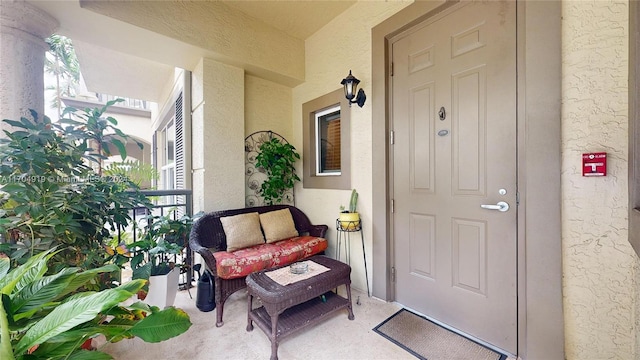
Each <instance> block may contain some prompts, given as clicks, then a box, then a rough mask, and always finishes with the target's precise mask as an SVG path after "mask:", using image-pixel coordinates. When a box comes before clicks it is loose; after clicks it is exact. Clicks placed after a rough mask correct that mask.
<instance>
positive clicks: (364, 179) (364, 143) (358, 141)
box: [293, 1, 411, 291]
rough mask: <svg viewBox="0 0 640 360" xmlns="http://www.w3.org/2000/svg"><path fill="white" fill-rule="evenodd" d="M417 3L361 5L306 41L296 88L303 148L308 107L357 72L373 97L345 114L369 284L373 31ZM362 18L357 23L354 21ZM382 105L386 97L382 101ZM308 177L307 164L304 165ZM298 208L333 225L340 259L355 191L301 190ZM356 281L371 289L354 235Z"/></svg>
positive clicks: (331, 236)
mask: <svg viewBox="0 0 640 360" xmlns="http://www.w3.org/2000/svg"><path fill="white" fill-rule="evenodd" d="M410 3H411V2H366V1H364V2H358V3H356V4H355V5H353V6H352V7H350V8H349V9H347V11H345V12H344V13H342V14H340V16H338V17H336V18H335V19H334V20H333V21H331V22H330V23H329V24H327V25H326V26H325V27H323V28H322V29H321V30H319V31H318V32H316V33H315V34H314V35H312V36H311V37H309V38H308V39H307V41H306V53H305V69H306V76H305V77H306V81H305V83H304V84H302V85H299V86H297V87H296V88H294V90H293V130H294V134H295V141H294V142H293V145H294V146H295V147H296V148H298V149H302V144H303V132H302V104H304V103H306V102H308V101H310V100H313V99H315V98H317V97H320V96H322V95H325V94H327V93H329V92H332V91H334V90H336V89H340V88H341V87H342V85H340V81H342V79H343V78H344V77H346V76H347V75H348V74H349V70H352V72H353V76H355V77H356V78H358V79H360V81H361V82H360V87H361V88H363V89H364V91H365V93H367V96H368V99H367V103H366V104H365V105H364V107H363V108H359V107H358V106H357V105H354V106H352V107H351V108H347V109H342V111H350V112H351V187H352V188H355V189H356V190H357V191H358V193H359V195H360V196H359V198H358V212H359V213H360V217H361V218H362V221H363V231H364V240H365V249H366V250H365V251H366V252H367V260H368V262H369V263H368V264H367V267H368V270H369V282H371V271H372V264H371V259H372V246H371V245H372V241H371V240H372V226H371V212H372V210H371V208H372V181H371V176H372V156H371V154H372V149H373V147H374V146H380V144H372V143H371V101H376V99H372V98H371V97H370V96H371V29H372V28H373V27H374V26H375V25H377V24H378V23H379V22H381V21H383V20H384V19H386V18H388V17H389V16H391V15H393V14H395V13H396V12H398V11H400V10H401V9H402V8H404V7H405V6H407V5H409V4H410ZM353 19H357V21H353ZM377 100H378V101H381V99H377ZM298 166H299V170H298V175H299V176H300V178H302V172H301V169H302V163H299V164H298ZM295 191H296V204H297V206H299V207H300V208H301V209H303V211H304V212H305V213H306V214H307V215H308V216H309V218H310V219H311V222H312V223H316V224H327V225H328V226H329V231H328V233H327V239H328V240H329V249H328V250H327V254H328V255H330V256H334V255H335V245H336V231H335V221H336V218H337V217H338V213H339V212H340V210H339V207H340V205H345V206H347V205H348V204H349V197H350V195H351V191H350V190H323V189H303V187H302V184H300V183H299V184H298V185H297V186H296V188H295ZM350 244H351V266H352V268H353V272H352V276H351V280H352V281H353V284H352V285H353V286H354V288H357V289H360V290H363V291H366V289H367V287H366V283H365V274H364V265H363V262H362V245H361V243H360V236H359V234H358V233H353V234H351V242H350Z"/></svg>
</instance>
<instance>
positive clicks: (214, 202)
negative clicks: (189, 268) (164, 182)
mask: <svg viewBox="0 0 640 360" xmlns="http://www.w3.org/2000/svg"><path fill="white" fill-rule="evenodd" d="M191 87H192V110H191V111H192V135H191V136H192V143H193V148H192V154H191V156H192V159H193V193H194V211H195V212H198V211H201V210H203V211H206V212H209V211H213V210H223V209H234V208H240V207H243V206H244V71H243V70H242V69H240V68H237V67H233V66H230V65H226V64H223V63H220V62H217V61H214V60H211V59H202V60H201V61H200V63H199V64H198V66H196V68H195V69H194V70H193V76H192V86H191Z"/></svg>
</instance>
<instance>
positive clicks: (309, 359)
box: [102, 287, 415, 360]
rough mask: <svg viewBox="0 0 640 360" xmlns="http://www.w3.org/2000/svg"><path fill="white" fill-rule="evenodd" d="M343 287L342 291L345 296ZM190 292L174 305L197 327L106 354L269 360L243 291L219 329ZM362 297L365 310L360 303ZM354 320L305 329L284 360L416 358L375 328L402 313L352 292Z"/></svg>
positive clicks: (131, 358) (281, 352)
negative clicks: (249, 328)
mask: <svg viewBox="0 0 640 360" xmlns="http://www.w3.org/2000/svg"><path fill="white" fill-rule="evenodd" d="M343 289H344V287H341V289H340V290H341V291H342V290H343ZM191 295H192V296H193V299H190V298H189V294H188V293H187V291H180V292H178V296H177V298H176V302H175V306H176V307H179V308H181V309H183V310H185V311H186V312H187V313H188V314H189V316H190V318H191V322H192V323H193V325H192V326H191V328H190V329H189V330H188V331H187V332H186V333H184V334H182V335H181V336H178V337H176V338H173V339H170V340H168V341H165V342H161V343H156V344H147V343H145V342H143V341H141V340H140V339H133V340H124V341H121V342H119V343H116V344H108V345H106V346H105V347H104V348H103V349H102V350H103V351H106V352H108V353H109V354H111V355H112V356H113V357H114V358H115V359H122V360H147V359H149V360H165V359H167V360H168V359H181V360H182V359H188V360H205V359H206V360H222V359H233V360H248V359H265V360H266V359H269V357H270V355H271V343H270V342H269V340H268V338H267V336H266V335H265V334H264V332H263V331H262V330H260V328H258V327H257V326H255V327H254V330H253V331H252V332H247V331H246V326H247V295H246V292H245V291H244V290H242V291H239V292H237V293H235V294H234V295H232V296H231V297H230V298H229V300H227V302H226V304H225V308H224V326H222V327H220V328H217V327H216V326H215V310H214V311H211V312H206V313H205V312H201V311H199V310H198V309H197V308H196V305H195V296H196V293H195V288H194V289H191ZM358 297H360V303H361V305H357V304H356V303H355V302H356V299H357V298H358ZM353 300H354V304H353V312H354V315H355V320H353V321H350V320H349V319H347V311H346V310H344V311H339V312H337V313H335V314H333V315H332V316H331V317H330V318H329V319H327V320H326V321H324V322H322V323H320V324H318V325H315V326H312V327H310V328H307V329H304V330H302V331H301V332H299V333H296V334H293V335H291V336H290V337H287V338H285V339H283V340H282V341H281V342H280V346H279V349H278V356H279V358H280V359H281V360H316V359H318V360H321V359H331V360H340V359H345V360H347V359H349V360H351V359H367V360H369V359H384V360H391V359H415V357H414V356H413V355H411V354H409V353H408V352H406V351H405V350H403V349H401V348H400V347H398V346H397V345H395V344H393V343H391V342H390V341H389V340H387V339H385V338H383V337H382V336H380V335H378V334H377V333H375V332H374V331H373V330H371V329H373V328H374V327H375V326H376V325H378V324H379V323H380V322H382V321H383V320H385V319H386V318H388V317H389V316H391V315H393V314H394V313H395V312H396V311H398V310H399V309H400V307H399V306H398V305H397V304H394V303H386V302H384V301H380V300H377V299H374V298H368V297H367V295H366V294H363V293H360V292H358V291H353Z"/></svg>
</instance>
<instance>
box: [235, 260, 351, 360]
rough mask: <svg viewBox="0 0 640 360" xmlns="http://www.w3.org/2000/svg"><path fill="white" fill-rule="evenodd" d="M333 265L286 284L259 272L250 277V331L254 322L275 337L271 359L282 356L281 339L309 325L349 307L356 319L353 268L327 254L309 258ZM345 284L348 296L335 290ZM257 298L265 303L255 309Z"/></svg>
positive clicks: (271, 336)
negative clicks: (279, 352)
mask: <svg viewBox="0 0 640 360" xmlns="http://www.w3.org/2000/svg"><path fill="white" fill-rule="evenodd" d="M305 260H311V261H314V262H316V263H318V264H320V265H323V266H326V267H327V268H329V271H326V272H323V273H320V274H318V275H316V276H313V277H311V278H309V279H306V280H301V281H298V282H295V283H292V284H289V285H285V286H282V285H280V284H278V283H277V282H275V281H273V280H272V279H271V278H270V277H268V276H267V275H266V272H269V271H273V270H266V271H259V272H255V273H252V274H250V275H249V276H247V291H248V293H249V301H248V303H249V306H248V318H247V320H248V323H247V331H252V330H253V322H254V321H255V323H256V324H257V325H258V327H259V328H260V329H262V331H264V332H265V334H267V336H268V337H269V339H270V340H271V360H277V359H278V343H279V341H280V340H281V339H282V338H284V337H286V336H288V335H290V334H293V333H294V332H296V331H298V330H301V329H303V328H305V327H307V326H309V325H313V324H316V323H318V322H320V321H322V320H323V319H325V318H326V317H327V316H328V315H330V314H332V313H334V312H336V311H338V310H341V309H344V308H346V309H347V311H348V318H349V320H353V319H354V316H353V308H352V305H351V277H350V275H351V267H350V266H349V265H347V264H345V263H342V262H340V261H337V260H334V259H331V258H328V257H326V256H323V255H317V256H313V257H311V258H308V259H305ZM340 285H345V287H346V290H347V298H346V299H345V298H343V297H342V296H340V295H337V294H335V293H333V292H332V291H331V290H332V289H335V288H337V287H338V286H340ZM253 297H258V298H259V299H260V300H261V302H262V306H260V307H258V308H256V309H254V308H253Z"/></svg>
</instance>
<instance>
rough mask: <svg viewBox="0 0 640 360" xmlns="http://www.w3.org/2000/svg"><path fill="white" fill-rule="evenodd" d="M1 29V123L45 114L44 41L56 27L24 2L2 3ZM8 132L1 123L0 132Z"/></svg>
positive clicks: (49, 18) (0, 6)
mask: <svg viewBox="0 0 640 360" xmlns="http://www.w3.org/2000/svg"><path fill="white" fill-rule="evenodd" d="M0 25H1V26H0V79H1V81H0V120H2V119H12V120H15V119H20V117H21V116H25V115H28V114H29V109H34V110H36V111H37V112H38V114H44V60H45V52H46V51H47V50H48V49H49V47H48V45H47V44H46V43H45V42H44V39H46V38H47V37H48V36H49V35H51V34H52V33H53V32H54V31H55V30H56V28H57V27H58V26H59V23H58V21H57V20H56V19H55V18H53V17H52V16H51V15H49V14H48V13H46V12H44V11H42V10H41V9H39V8H37V7H35V6H34V5H31V4H29V3H27V2H25V1H24V0H2V1H0ZM27 117H29V116H27ZM8 128H9V126H8V125H6V124H5V123H2V122H0V130H4V129H8ZM3 135H4V133H2V132H0V136H3Z"/></svg>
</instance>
